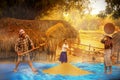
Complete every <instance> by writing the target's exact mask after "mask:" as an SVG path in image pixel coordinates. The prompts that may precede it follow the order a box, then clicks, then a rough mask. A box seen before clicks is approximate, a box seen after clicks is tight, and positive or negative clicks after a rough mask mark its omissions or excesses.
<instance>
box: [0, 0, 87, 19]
mask: <svg viewBox="0 0 120 80" xmlns="http://www.w3.org/2000/svg"><path fill="white" fill-rule="evenodd" d="M85 3H87V4H88V3H89V0H0V18H2V17H13V18H19V19H34V18H35V17H36V16H37V15H41V16H42V15H43V13H44V14H48V12H47V11H48V10H50V9H53V7H55V6H56V5H59V6H61V7H62V8H63V6H64V10H65V11H68V10H70V9H71V8H78V9H79V10H80V11H81V12H82V11H83V9H85V8H86V7H87V5H84V4H85Z"/></svg>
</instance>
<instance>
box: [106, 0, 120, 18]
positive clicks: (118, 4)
mask: <svg viewBox="0 0 120 80" xmlns="http://www.w3.org/2000/svg"><path fill="white" fill-rule="evenodd" d="M105 1H106V2H107V6H106V13H107V14H111V15H112V17H113V18H115V19H118V18H119V17H120V1H119V0H105Z"/></svg>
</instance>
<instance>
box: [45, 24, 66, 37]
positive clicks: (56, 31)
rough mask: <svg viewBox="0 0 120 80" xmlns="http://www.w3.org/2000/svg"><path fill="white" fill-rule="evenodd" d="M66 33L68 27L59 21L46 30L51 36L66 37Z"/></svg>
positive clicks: (48, 35) (47, 34)
mask: <svg viewBox="0 0 120 80" xmlns="http://www.w3.org/2000/svg"><path fill="white" fill-rule="evenodd" d="M65 33H66V29H65V27H64V25H63V24H62V23H57V24H55V25H53V26H52V27H50V28H49V29H48V30H47V31H46V36H47V37H49V38H57V39H59V38H62V37H64V35H65Z"/></svg>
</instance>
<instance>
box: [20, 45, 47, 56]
mask: <svg viewBox="0 0 120 80" xmlns="http://www.w3.org/2000/svg"><path fill="white" fill-rule="evenodd" d="M43 45H45V43H42V44H40V46H38V47H36V48H34V49H31V50H28V51H26V52H23V53H21V54H18V55H25V54H28V53H29V52H31V51H33V50H36V49H38V48H40V47H41V46H43Z"/></svg>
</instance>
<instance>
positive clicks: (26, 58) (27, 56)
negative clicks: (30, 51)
mask: <svg viewBox="0 0 120 80" xmlns="http://www.w3.org/2000/svg"><path fill="white" fill-rule="evenodd" d="M18 61H30V55H24V56H18Z"/></svg>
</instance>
